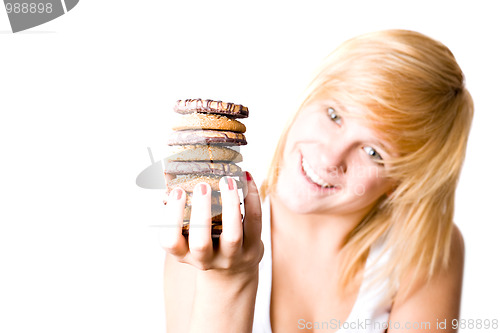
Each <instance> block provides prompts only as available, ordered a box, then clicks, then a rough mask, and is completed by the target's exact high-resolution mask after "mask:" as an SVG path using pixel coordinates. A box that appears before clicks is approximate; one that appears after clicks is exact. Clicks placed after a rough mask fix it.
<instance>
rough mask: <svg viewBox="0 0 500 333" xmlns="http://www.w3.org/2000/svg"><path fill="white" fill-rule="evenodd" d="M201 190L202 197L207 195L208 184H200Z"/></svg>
mask: <svg viewBox="0 0 500 333" xmlns="http://www.w3.org/2000/svg"><path fill="white" fill-rule="evenodd" d="M199 190H200V193H201V195H205V194H207V185H206V184H200V185H199Z"/></svg>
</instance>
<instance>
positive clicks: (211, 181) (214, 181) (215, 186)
mask: <svg viewBox="0 0 500 333" xmlns="http://www.w3.org/2000/svg"><path fill="white" fill-rule="evenodd" d="M221 178H222V176H200V175H182V176H177V177H176V178H174V179H172V180H170V181H169V182H168V183H167V191H168V192H170V191H172V190H173V189H174V188H176V187H180V188H182V189H183V190H184V191H186V192H193V190H194V187H195V186H196V184H199V183H202V182H204V183H207V184H208V185H209V186H210V188H211V189H212V191H220V187H219V181H220V179H221ZM235 182H236V186H237V187H238V188H243V186H244V183H243V182H241V181H239V180H236V179H235Z"/></svg>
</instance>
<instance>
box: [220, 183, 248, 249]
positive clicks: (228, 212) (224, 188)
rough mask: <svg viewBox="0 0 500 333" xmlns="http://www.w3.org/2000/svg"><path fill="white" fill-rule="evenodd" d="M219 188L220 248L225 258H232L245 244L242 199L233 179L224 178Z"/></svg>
mask: <svg viewBox="0 0 500 333" xmlns="http://www.w3.org/2000/svg"><path fill="white" fill-rule="evenodd" d="M219 187H220V189H221V197H222V233H221V235H220V240H219V242H220V245H219V246H220V247H219V248H220V252H221V254H222V255H223V256H226V257H231V256H233V255H235V254H236V253H237V252H239V251H240V250H241V245H242V242H243V225H242V222H241V210H240V198H239V196H238V188H237V186H236V182H235V181H234V179H232V178H231V177H223V178H222V179H221V180H220V181H219Z"/></svg>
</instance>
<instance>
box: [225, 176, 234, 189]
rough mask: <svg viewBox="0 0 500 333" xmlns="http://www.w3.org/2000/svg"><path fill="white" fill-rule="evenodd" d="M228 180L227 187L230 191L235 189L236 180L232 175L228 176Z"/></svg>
mask: <svg viewBox="0 0 500 333" xmlns="http://www.w3.org/2000/svg"><path fill="white" fill-rule="evenodd" d="M226 182H227V188H228V189H229V191H232V190H234V183H233V182H234V180H233V179H232V178H231V177H226Z"/></svg>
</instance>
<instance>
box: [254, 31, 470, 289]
mask: <svg viewBox="0 0 500 333" xmlns="http://www.w3.org/2000/svg"><path fill="white" fill-rule="evenodd" d="M325 96H328V97H329V98H331V99H333V100H335V101H338V102H340V104H341V105H351V106H355V107H360V108H361V109H363V110H366V114H365V115H363V117H364V119H366V120H367V121H368V122H369V123H370V124H371V127H372V128H373V129H374V130H375V131H376V133H377V134H378V136H379V137H380V139H381V140H383V141H385V142H388V143H390V146H391V148H392V149H393V153H395V156H396V157H394V158H391V159H389V160H385V161H384V163H385V164H386V167H387V170H388V174H389V177H390V178H391V179H393V180H394V181H395V184H397V185H396V186H395V188H394V191H393V192H392V193H391V194H390V195H389V196H384V197H382V198H380V200H379V202H378V204H377V205H376V206H375V207H374V209H372V211H371V212H370V213H369V214H368V215H367V216H365V218H364V219H363V220H362V221H360V223H359V224H358V225H357V226H356V227H355V228H354V230H352V232H351V233H350V234H349V236H348V239H347V241H346V244H345V245H344V247H343V250H342V251H344V253H345V254H346V256H345V257H346V258H348V259H347V260H346V261H344V263H343V268H344V269H342V274H343V276H342V279H341V284H342V286H343V287H348V286H349V283H350V281H353V279H354V278H356V277H357V276H358V273H359V272H361V271H362V269H363V267H364V264H365V261H366V258H367V256H368V252H369V250H370V248H371V247H372V245H374V244H375V243H376V242H377V241H378V240H380V239H382V238H383V239H385V242H384V244H385V247H384V251H383V252H386V253H387V252H388V251H389V250H390V252H388V253H390V259H389V262H388V263H387V265H385V266H384V267H385V268H384V271H383V272H379V273H380V274H379V275H380V276H379V278H384V277H389V278H390V279H391V281H392V283H391V284H390V285H391V288H394V289H396V288H397V286H398V281H399V280H400V279H401V278H402V277H403V276H404V275H405V274H409V273H410V272H413V273H414V277H417V276H418V277H425V278H428V279H430V278H431V277H432V276H433V274H434V273H435V272H437V271H438V270H439V269H441V268H443V267H446V265H447V264H448V261H449V258H450V245H451V235H452V230H453V212H454V199H455V189H456V186H457V182H458V178H459V174H460V170H461V167H462V164H463V160H464V157H465V151H466V146H467V138H468V133H469V130H470V126H471V122H472V116H473V102H472V98H471V96H470V94H469V92H468V91H467V90H466V89H465V86H464V76H463V73H462V71H461V69H460V67H459V66H458V64H457V62H456V60H455V58H454V56H453V54H452V53H451V52H450V50H449V49H448V48H447V47H446V46H444V45H443V44H441V43H440V42H437V41H435V40H433V39H431V38H429V37H427V36H424V35H422V34H420V33H417V32H413V31H406V30H387V31H380V32H374V33H369V34H365V35H361V36H359V37H356V38H353V39H350V40H348V41H346V42H344V43H343V44H342V45H341V46H340V47H339V48H337V49H336V50H335V51H334V52H332V53H331V54H330V55H329V56H328V57H327V58H326V59H325V61H324V63H323V65H322V66H321V67H320V69H319V71H318V73H317V74H316V76H315V78H314V79H313V80H312V82H311V84H310V85H309V87H308V88H307V90H306V94H305V98H304V100H303V102H302V104H301V105H300V107H299V109H298V111H297V113H296V114H295V116H294V117H293V118H292V119H291V120H290V121H289V123H288V125H287V126H286V128H285V130H284V132H283V133H282V136H281V137H280V140H279V142H278V145H277V148H276V151H275V154H274V157H273V160H272V162H271V167H270V169H269V171H268V176H267V178H266V180H265V181H264V183H263V185H262V187H261V195H262V198H265V197H266V196H267V195H269V194H271V193H272V192H273V189H274V187H275V185H276V183H277V180H278V177H279V170H280V166H281V164H282V160H283V150H284V146H285V142H286V140H287V136H288V131H289V129H290V126H291V124H292V123H293V121H294V119H295V117H296V116H297V114H298V113H299V112H300V110H301V109H302V107H303V106H304V105H306V104H307V103H309V102H311V101H314V100H315V99H318V98H323V97H325ZM393 291H394V292H395V290H393Z"/></svg>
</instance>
